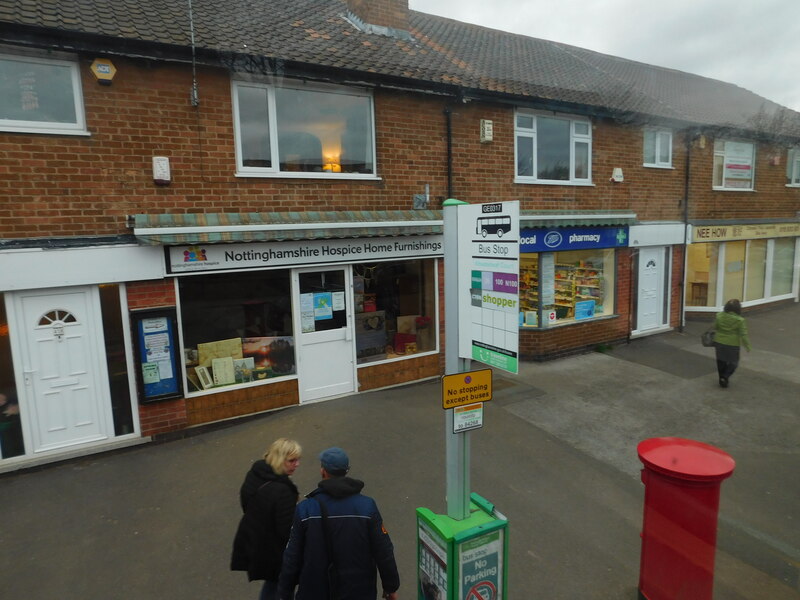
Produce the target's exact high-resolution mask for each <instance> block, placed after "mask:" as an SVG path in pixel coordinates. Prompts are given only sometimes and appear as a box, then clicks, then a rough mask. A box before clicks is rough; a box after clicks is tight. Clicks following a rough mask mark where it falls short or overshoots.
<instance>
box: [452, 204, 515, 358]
mask: <svg viewBox="0 0 800 600" xmlns="http://www.w3.org/2000/svg"><path fill="white" fill-rule="evenodd" d="M457 210H458V272H459V277H458V279H459V290H458V293H459V352H458V354H459V356H460V357H462V358H469V359H472V360H477V361H480V362H482V363H484V364H485V365H488V366H490V367H496V368H498V369H501V370H503V371H508V372H510V373H517V372H519V363H518V351H519V202H497V203H493V204H460V205H458V207H457Z"/></svg>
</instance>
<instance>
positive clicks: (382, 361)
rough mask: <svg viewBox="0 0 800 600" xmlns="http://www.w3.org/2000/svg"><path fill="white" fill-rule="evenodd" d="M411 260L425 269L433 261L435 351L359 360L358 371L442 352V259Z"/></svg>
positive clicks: (357, 362) (382, 261) (383, 261)
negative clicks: (440, 301) (440, 266)
mask: <svg viewBox="0 0 800 600" xmlns="http://www.w3.org/2000/svg"><path fill="white" fill-rule="evenodd" d="M411 260H418V261H420V262H421V263H422V264H423V268H424V263H425V262H427V261H432V265H431V269H432V270H433V286H432V290H431V292H430V293H431V294H433V313H434V314H433V315H429V316H431V317H432V319H431V321H430V325H429V327H431V329H432V330H433V349H431V350H423V351H420V352H415V353H412V354H397V355H394V356H391V357H386V358H383V359H379V360H373V361H365V362H359V361H358V360H356V369H365V368H369V367H374V366H377V365H384V364H387V363H394V362H398V361H403V360H412V359H415V358H420V357H423V356H431V355H434V354H439V353H440V352H441V351H442V350H441V348H440V342H441V340H440V338H439V326H440V321H439V310H440V306H439V293H438V291H437V290H439V287H440V282H439V260H440V259H438V258H418V259H411ZM370 262H376V263H394V262H407V261H403V260H401V261H397V260H377V261H370ZM354 267H355V265H354ZM353 275H354V276H355V275H356V273H355V270H354V271H353ZM353 314H354V317H355V314H356V313H355V312H354V313H353ZM359 314H362V313H359ZM363 314H367V313H363ZM354 325H355V323H354ZM388 343H389V342H387V344H388Z"/></svg>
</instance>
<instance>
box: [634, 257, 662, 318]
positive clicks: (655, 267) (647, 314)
mask: <svg viewBox="0 0 800 600" xmlns="http://www.w3.org/2000/svg"><path fill="white" fill-rule="evenodd" d="M668 255H669V254H668V253H667V252H665V249H664V247H663V246H659V247H655V248H640V249H639V273H638V281H639V289H638V293H637V311H636V330H637V331H638V332H643V331H647V330H650V329H657V328H660V327H663V326H664V325H665V323H664V316H665V315H664V305H665V304H666V303H665V302H664V293H665V290H664V280H665V269H666V268H667V265H666V264H665V263H666V256H668Z"/></svg>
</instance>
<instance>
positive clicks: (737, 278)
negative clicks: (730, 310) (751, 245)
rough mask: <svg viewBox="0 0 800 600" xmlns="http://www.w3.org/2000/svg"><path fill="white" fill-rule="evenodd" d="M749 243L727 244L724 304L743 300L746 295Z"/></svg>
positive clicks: (723, 284) (723, 287) (723, 292)
mask: <svg viewBox="0 0 800 600" xmlns="http://www.w3.org/2000/svg"><path fill="white" fill-rule="evenodd" d="M746 250H747V242H746V241H740V242H726V243H725V276H724V277H725V279H724V281H723V282H722V302H723V303H725V302H727V301H728V300H730V299H732V298H737V299H740V300H741V299H742V298H743V296H744V294H743V292H744V264H745V257H746Z"/></svg>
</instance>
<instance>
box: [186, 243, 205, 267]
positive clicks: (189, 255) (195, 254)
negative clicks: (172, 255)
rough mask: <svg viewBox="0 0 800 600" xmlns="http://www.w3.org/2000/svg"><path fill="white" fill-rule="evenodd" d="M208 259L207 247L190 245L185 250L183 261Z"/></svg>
mask: <svg viewBox="0 0 800 600" xmlns="http://www.w3.org/2000/svg"><path fill="white" fill-rule="evenodd" d="M204 260H208V258H207V257H206V249H205V248H201V247H200V246H189V247H188V248H187V249H186V250H184V251H183V262H185V263H187V262H202V261H204Z"/></svg>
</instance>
